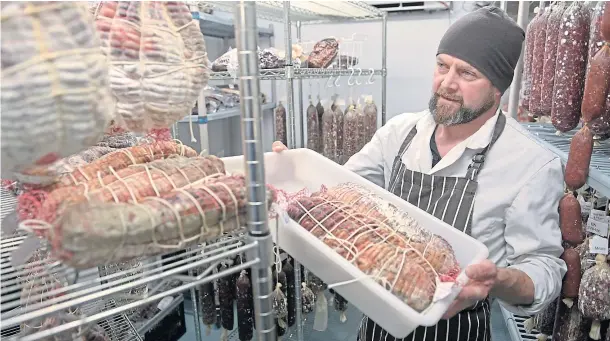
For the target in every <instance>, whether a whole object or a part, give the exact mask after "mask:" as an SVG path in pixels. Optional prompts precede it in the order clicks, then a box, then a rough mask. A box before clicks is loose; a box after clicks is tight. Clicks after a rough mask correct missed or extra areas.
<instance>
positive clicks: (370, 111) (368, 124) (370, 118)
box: [362, 96, 377, 144]
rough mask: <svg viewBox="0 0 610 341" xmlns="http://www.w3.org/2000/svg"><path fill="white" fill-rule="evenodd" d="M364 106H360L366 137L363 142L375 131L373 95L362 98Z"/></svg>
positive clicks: (375, 109) (367, 140) (375, 120)
mask: <svg viewBox="0 0 610 341" xmlns="http://www.w3.org/2000/svg"><path fill="white" fill-rule="evenodd" d="M364 103H365V104H364V108H362V112H363V113H364V116H365V118H364V122H365V123H364V125H365V129H366V138H365V140H366V141H365V144H366V143H368V142H369V141H371V139H372V138H373V135H375V132H376V131H377V106H376V105H375V102H374V101H373V96H368V97H367V98H366V99H365V100H364Z"/></svg>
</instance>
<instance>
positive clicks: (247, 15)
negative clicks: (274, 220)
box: [235, 0, 277, 341]
mask: <svg viewBox="0 0 610 341" xmlns="http://www.w3.org/2000/svg"><path fill="white" fill-rule="evenodd" d="M257 32H258V30H257V26H256V3H255V2H254V1H245V0H241V1H240V2H239V5H238V6H237V7H236V9H235V37H236V39H235V40H236V44H237V55H238V58H239V92H240V97H241V100H240V107H241V112H242V140H243V150H244V168H245V170H246V186H247V188H246V189H247V197H248V204H247V213H246V214H247V225H248V234H249V239H250V240H251V241H253V242H255V243H256V244H257V247H255V248H253V249H251V250H249V251H248V252H247V255H246V257H247V258H248V259H249V260H255V259H257V258H258V259H259V262H257V263H256V264H255V265H253V266H252V292H253V296H254V312H255V313H254V321H255V325H256V336H257V337H256V339H257V340H260V341H276V338H277V334H276V331H275V317H274V314H273V307H272V295H271V294H272V282H271V263H272V246H273V241H272V238H271V234H270V233H269V226H268V215H267V214H268V212H267V186H266V185H265V166H264V153H263V143H262V142H263V136H262V133H263V131H262V110H261V98H260V82H259V66H258V53H257V47H258V34H257Z"/></svg>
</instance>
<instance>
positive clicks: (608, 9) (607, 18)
mask: <svg viewBox="0 0 610 341" xmlns="http://www.w3.org/2000/svg"><path fill="white" fill-rule="evenodd" d="M600 31H601V35H602V38H604V40H605V41H606V42H610V2H608V1H606V5H605V8H604V16H603V18H602V23H601V28H600Z"/></svg>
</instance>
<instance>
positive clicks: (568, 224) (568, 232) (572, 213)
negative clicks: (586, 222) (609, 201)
mask: <svg viewBox="0 0 610 341" xmlns="http://www.w3.org/2000/svg"><path fill="white" fill-rule="evenodd" d="M559 222H560V226H561V237H562V239H563V240H564V241H566V242H568V243H570V244H572V245H578V244H580V243H582V241H583V239H584V233H583V229H582V216H581V214H580V204H579V203H578V200H576V198H575V197H574V195H572V193H566V194H565V195H564V196H563V198H561V200H560V201H559Z"/></svg>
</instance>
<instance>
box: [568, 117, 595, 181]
mask: <svg viewBox="0 0 610 341" xmlns="http://www.w3.org/2000/svg"><path fill="white" fill-rule="evenodd" d="M592 152H593V133H592V132H591V130H590V129H589V127H587V126H583V127H582V128H581V129H580V130H579V131H578V132H577V133H576V134H574V137H573V138H572V142H570V153H569V154H568V162H567V163H566V171H565V182H566V186H567V187H568V188H569V189H571V190H573V191H575V190H577V189H579V188H581V187H582V186H583V185H584V184H585V182H586V181H587V177H588V176H589V163H590V162H591V153H592Z"/></svg>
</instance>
